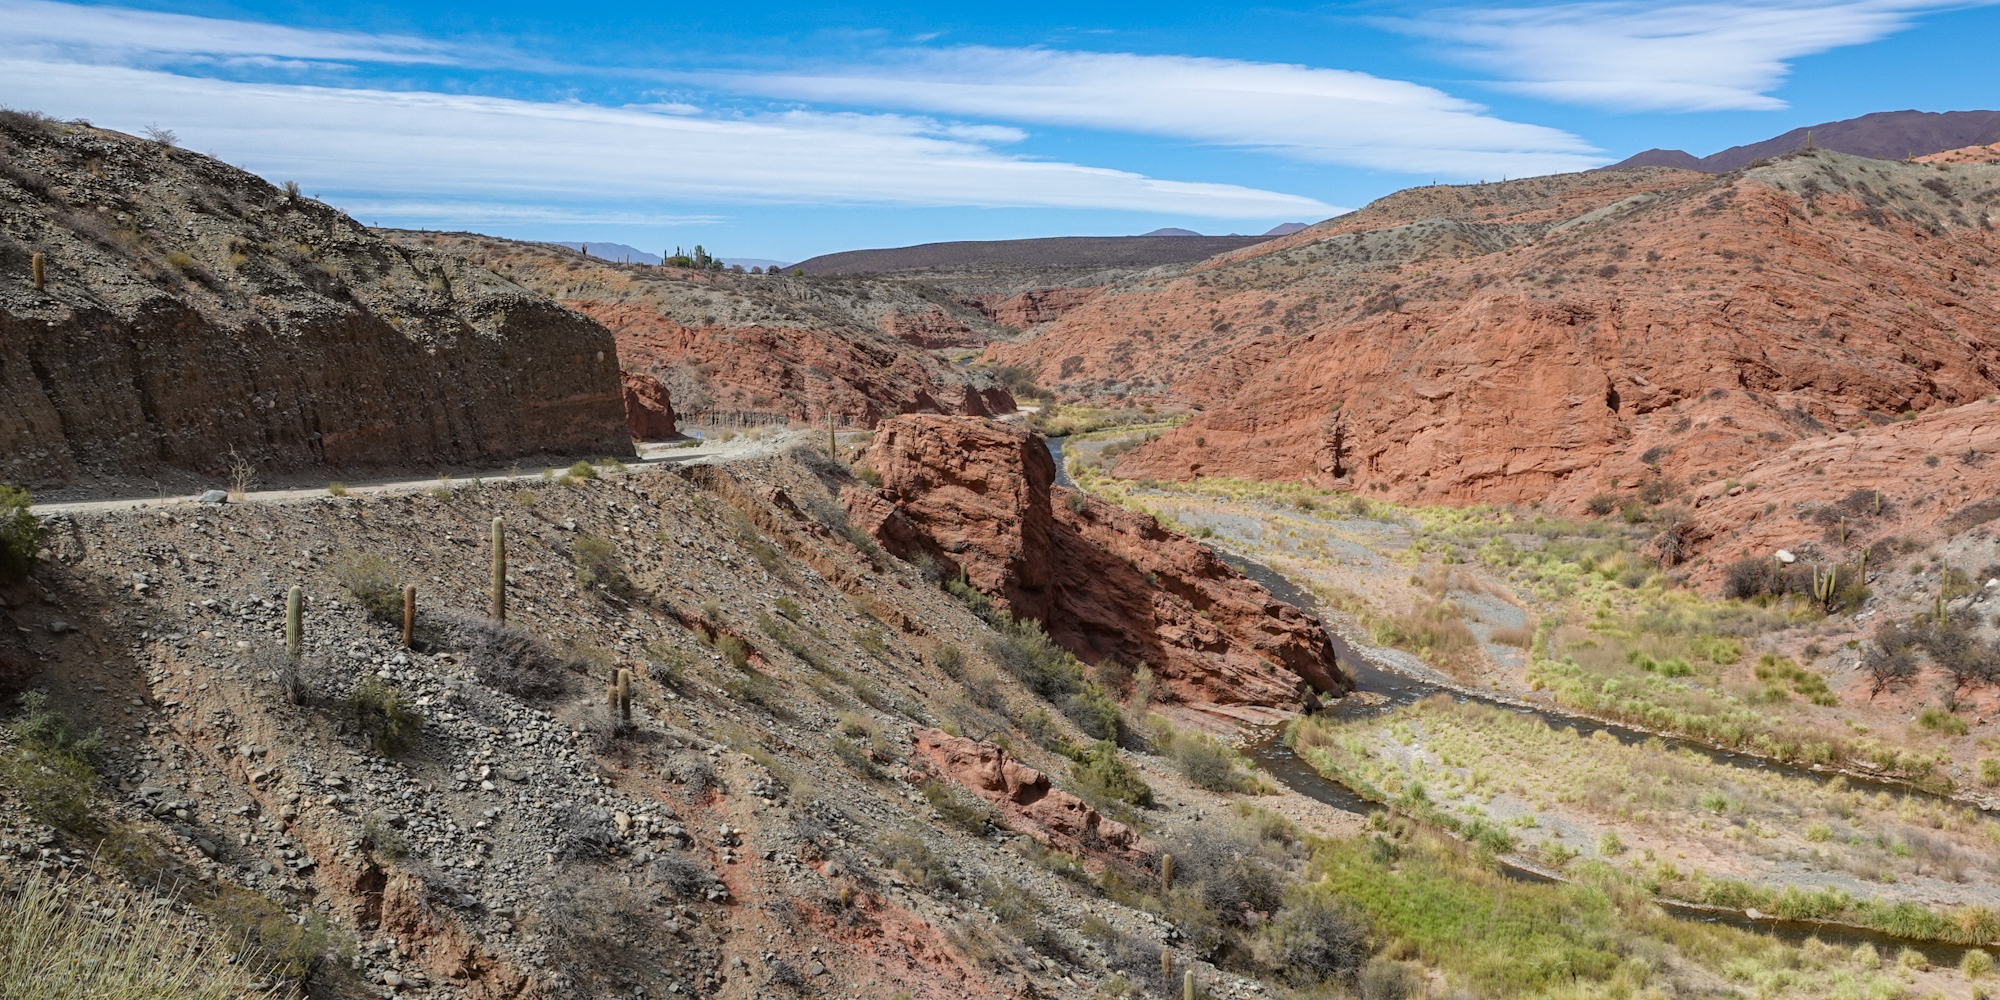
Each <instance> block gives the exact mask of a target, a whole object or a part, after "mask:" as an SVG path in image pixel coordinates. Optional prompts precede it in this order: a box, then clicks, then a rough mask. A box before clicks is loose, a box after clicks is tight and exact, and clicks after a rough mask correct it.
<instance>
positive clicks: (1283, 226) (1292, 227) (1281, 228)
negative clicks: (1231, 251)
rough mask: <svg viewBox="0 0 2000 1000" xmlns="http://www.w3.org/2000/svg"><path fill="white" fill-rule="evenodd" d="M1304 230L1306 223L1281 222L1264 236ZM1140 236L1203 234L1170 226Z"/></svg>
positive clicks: (1290, 233)
mask: <svg viewBox="0 0 2000 1000" xmlns="http://www.w3.org/2000/svg"><path fill="white" fill-rule="evenodd" d="M1304 228H1306V223H1303V222H1281V223H1278V224H1277V225H1275V226H1272V227H1271V228H1270V230H1269V231H1268V232H1266V233H1265V234H1264V235H1265V236H1290V235H1292V234H1293V233H1296V232H1298V231H1299V230H1301V229H1304ZM1139 235H1141V236H1200V235H1201V234H1200V233H1197V232H1195V231H1194V230H1192V229H1175V228H1174V227H1172V226H1169V227H1167V228H1165V229H1155V230H1153V231H1152V232H1150V233H1140V234H1139ZM1229 235H1230V236H1232V237H1233V236H1237V235H1238V234H1236V233H1230V234H1229Z"/></svg>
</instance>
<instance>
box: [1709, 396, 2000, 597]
mask: <svg viewBox="0 0 2000 1000" xmlns="http://www.w3.org/2000/svg"><path fill="white" fill-rule="evenodd" d="M1690 502H1691V505H1692V507H1693V516H1692V517H1691V518H1690V519H1689V520H1688V535H1689V539H1690V540H1691V541H1693V542H1694V543H1695V544H1696V545H1697V546H1699V547H1700V548H1701V549H1703V550H1704V551H1705V552H1706V554H1707V556H1708V558H1707V559H1706V560H1704V561H1702V562H1700V563H1697V564H1696V565H1695V566H1694V567H1693V570H1694V579H1695V581H1696V582H1697V583H1702V584H1706V583H1711V582H1714V581H1716V580H1719V579H1720V577H1721V571H1722V568H1723V566H1725V565H1726V564H1727V563H1728V562H1729V561H1730V560H1733V559H1737V558H1740V557H1742V556H1756V557H1759V558H1770V556H1771V555H1772V554H1773V553H1775V552H1777V551H1778V550H1780V549H1784V550H1788V551H1791V552H1792V553H1794V554H1795V555H1798V556H1799V557H1801V558H1804V559H1807V560H1808V561H1827V562H1844V561H1848V560H1851V559H1852V558H1854V556H1856V555H1857V554H1859V553H1860V552H1861V551H1862V550H1864V549H1867V548H1868V547H1869V546H1870V545H1872V544H1873V543H1874V542H1876V541H1878V540H1880V539H1882V538H1884V537H1886V536H1890V535H1895V536H1898V537H1917V538H1922V537H1925V536H1926V535H1930V534H1946V535H1949V534H1955V533H1956V532H1959V531H1963V530H1965V529H1967V528H1971V527H1973V526H1975V525H1978V524H1983V523H1986V522H1988V521H1992V520H1994V519H1996V518H2000V402H1987V401H1983V400H1982V401H1979V402H1974V403H1969V404H1966V405H1964V406H1958V407H1951V408H1948V409H1941V410H1937V411H1934V412H1931V413H1927V414H1924V415H1923V416H1920V417H1916V418H1914V419H1911V420H1906V421H1898V422H1896V423H1892V424H1889V425H1887V426H1883V427H1868V428H1863V429H1860V430H1858V431H1851V432H1847V433H1838V434H1821V435H1816V436H1813V437H1809V438H1806V439H1804V440H1801V441H1799V442H1797V443H1795V444H1793V445H1792V446H1791V447H1789V448H1787V449H1785V450H1784V451H1783V452H1780V453H1779V454H1777V455H1774V456H1772V457H1770V458H1767V459H1764V460H1762V461H1760V462H1757V463H1754V464H1752V465H1750V466H1749V467H1747V468H1746V469H1744V470H1743V473H1742V479H1741V481H1740V482H1719V483H1710V484H1707V485H1704V486H1702V487H1699V488H1698V489H1696V490H1695V491H1694V492H1693V495H1692V497H1691V498H1690Z"/></svg>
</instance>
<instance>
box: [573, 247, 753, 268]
mask: <svg viewBox="0 0 2000 1000" xmlns="http://www.w3.org/2000/svg"><path fill="white" fill-rule="evenodd" d="M551 245H553V246H559V247H568V248H570V249H571V250H581V251H583V252H584V253H587V254H589V255H591V256H592V257H595V258H597V259H598V260H608V261H611V262H613V263H616V264H658V263H660V262H661V261H662V260H665V259H666V258H664V257H661V256H660V255H659V254H656V253H647V252H646V251H644V250H641V249H639V248H638V247H628V246H626V245H625V244H623V243H612V242H610V241H608V240H589V241H583V240H556V241H554V243H553V244H551ZM717 259H718V260H721V261H722V262H723V263H724V264H728V265H731V266H741V267H743V268H744V269H745V270H748V269H749V268H753V267H761V268H765V269H767V270H768V269H770V268H773V267H775V268H779V269H783V268H787V267H790V266H791V265H790V264H789V263H786V262H785V261H782V260H766V259H765V258H762V257H720V258H717Z"/></svg>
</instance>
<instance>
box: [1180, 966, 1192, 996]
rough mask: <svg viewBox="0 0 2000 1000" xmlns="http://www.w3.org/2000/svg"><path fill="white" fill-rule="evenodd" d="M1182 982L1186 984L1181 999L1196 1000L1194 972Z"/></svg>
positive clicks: (1182, 989)
mask: <svg viewBox="0 0 2000 1000" xmlns="http://www.w3.org/2000/svg"><path fill="white" fill-rule="evenodd" d="M1182 982H1183V983H1185V984H1186V985H1185V986H1183V987H1182V988H1181V1000H1194V973H1192V972H1190V973H1188V974H1187V978H1186V979H1185V980H1182Z"/></svg>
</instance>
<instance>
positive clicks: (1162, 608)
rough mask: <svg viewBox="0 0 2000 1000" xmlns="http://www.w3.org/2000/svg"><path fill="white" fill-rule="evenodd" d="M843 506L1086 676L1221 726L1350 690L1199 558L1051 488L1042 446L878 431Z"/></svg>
mask: <svg viewBox="0 0 2000 1000" xmlns="http://www.w3.org/2000/svg"><path fill="white" fill-rule="evenodd" d="M863 462H864V463H865V464H867V465H868V466H869V467H871V468H873V469H874V470H875V471H876V472H877V473H879V474H880V475H881V477H882V486H881V489H880V491H879V492H875V491H865V490H850V491H849V492H848V494H847V502H848V505H849V509H850V511H851V512H852V515H853V517H854V520H855V522H856V523H857V525H859V526H860V527H862V528H864V529H866V530H868V531H869V532H870V533H871V534H873V535H874V537H875V538H876V539H878V540H879V541H880V542H881V543H882V545H883V546H884V547H885V548H887V549H889V550H890V551H891V552H894V553H896V554H897V555H899V556H903V557H904V558H909V559H917V558H920V557H921V558H927V559H929V560H931V561H932V562H933V563H934V564H935V565H936V566H937V567H938V568H939V570H940V571H942V572H945V573H948V574H950V575H952V576H958V575H960V574H963V576H964V578H965V579H966V580H967V581H968V582H969V583H970V584H971V585H972V586H973V587H975V588H977V589H978V590H979V591H981V592H982V593H985V594H987V595H989V596H991V597H992V598H993V599H994V601H995V602H996V603H997V604H998V605H1000V606H1001V607H1004V608H1005V609H1007V610H1008V611H1009V612H1010V613H1012V614H1013V615H1015V616H1016V617H1018V618H1032V619H1035V620H1037V621H1040V622H1041V623H1042V626H1043V628H1044V629H1045V630H1047V632H1048V634H1049V636H1050V637H1051V638H1052V639H1054V640H1055V641H1056V642H1057V643H1058V644H1060V645H1061V646H1062V647H1063V648H1065V649H1068V650H1070V651H1071V652H1073V653H1075V654H1076V655H1077V656H1078V657H1079V658H1080V659H1083V660H1085V661H1086V662H1090V663H1103V662H1106V661H1116V662H1117V663H1120V664H1123V665H1125V666H1127V667H1131V668H1135V669H1136V668H1138V667H1141V666H1144V667H1147V668H1149V669H1151V670H1152V671H1153V673H1154V674H1155V675H1156V676H1157V677H1159V678H1160V679H1161V681H1162V682H1163V686H1164V688H1165V689H1166V691H1167V692H1168V696H1169V697H1170V698H1172V699H1173V700H1178V701H1181V702H1185V703H1188V704H1189V706H1190V707H1194V708H1198V709H1200V710H1204V711H1209V712H1213V713H1216V714H1221V715H1232V716H1237V717H1244V718H1247V717H1252V716H1254V715H1255V714H1256V713H1255V712H1254V711H1249V710H1251V709H1254V708H1257V707H1265V708H1269V707H1277V706H1290V705H1294V704H1296V703H1297V702H1298V700H1299V696H1300V693H1301V690H1302V689H1303V688H1304V687H1307V686H1309V687H1311V688H1312V689H1313V690H1315V691H1321V692H1329V691H1342V690H1345V689H1346V688H1347V687H1348V686H1349V685H1348V682H1347V680H1346V677H1345V675H1344V674H1343V672H1342V671H1341V669H1340V667H1339V665H1338V663H1337V662H1336V659H1335V655H1334V649H1333V645H1332V640H1331V639H1329V637H1328V636H1327V634H1326V630H1325V628H1324V627H1323V626H1322V625H1320V623H1319V622H1318V621H1316V620H1314V619H1313V618H1311V617H1309V616H1307V615H1306V614H1305V613H1304V612H1301V611H1300V610H1298V609H1297V608H1294V607H1292V606H1291V605H1289V604H1286V603H1284V602H1282V601H1279V600H1277V599H1275V598H1273V597H1272V596H1271V594H1270V592H1269V591H1267V590H1266V589H1265V588H1264V587H1263V585H1261V584H1259V583H1257V582H1256V581H1254V580H1251V579H1249V578H1247V577H1245V576H1243V575H1242V574H1241V573H1238V572H1237V571H1236V570H1235V569H1234V568H1232V567H1230V566H1229V565H1228V564H1227V563H1225V562H1223V561H1222V560H1221V559H1219V558H1217V557H1216V555H1215V553H1214V552H1213V551H1211V550H1210V549H1209V548H1208V547H1207V546H1205V545H1202V544H1201V543H1199V542H1196V541H1195V540H1193V539H1191V538H1188V537H1187V536H1185V535H1181V534H1178V533H1175V532H1172V531H1168V530H1166V529H1165V528H1162V527H1161V526H1160V524H1159V522H1158V521H1156V520H1155V519H1154V518H1152V517H1151V516H1149V515H1146V514H1140V513H1136V512H1133V511H1129V510H1126V509H1124V508H1122V507H1119V506H1117V505H1115V504H1112V503H1110V502H1108V501H1105V500H1102V499H1100V498H1098V497H1095V496H1092V495H1090V494H1087V493H1082V492H1079V491H1076V490H1071V489H1068V488H1064V487H1058V486H1054V485H1053V484H1054V479H1055V463H1054V461H1053V460H1052V459H1051V458H1050V457H1049V452H1048V449H1047V446H1046V445H1045V444H1044V443H1043V441H1042V439H1041V438H1039V437H1037V436H1035V435H1033V434H1030V433H1028V432H1026V431H1024V430H1021V429H1019V428H1016V427H1011V426H1008V425H1006V424H1001V423H996V422H993V421H987V420H977V419H971V418H964V417H942V416H928V415H911V416H903V417H896V418H893V419H890V420H885V421H883V423H882V424H881V426H880V427H879V428H877V431H876V435H875V440H874V442H873V444H872V445H871V446H870V447H869V449H868V451H867V453H866V454H865V455H864V456H863Z"/></svg>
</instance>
